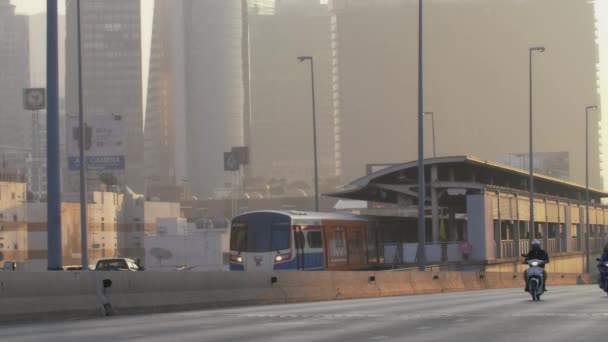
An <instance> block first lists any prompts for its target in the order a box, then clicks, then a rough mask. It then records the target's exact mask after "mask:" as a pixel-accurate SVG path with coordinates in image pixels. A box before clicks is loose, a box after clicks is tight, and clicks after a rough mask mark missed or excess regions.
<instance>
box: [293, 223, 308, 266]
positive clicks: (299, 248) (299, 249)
mask: <svg viewBox="0 0 608 342" xmlns="http://www.w3.org/2000/svg"><path fill="white" fill-rule="evenodd" d="M293 238H294V242H295V243H294V252H295V259H296V269H298V270H303V269H304V258H305V253H304V247H305V243H306V241H305V237H304V233H303V231H302V227H301V226H295V227H294V233H293Z"/></svg>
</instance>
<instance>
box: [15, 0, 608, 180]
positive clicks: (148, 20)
mask: <svg viewBox="0 0 608 342" xmlns="http://www.w3.org/2000/svg"><path fill="white" fill-rule="evenodd" d="M573 1H574V0H573ZM591 1H592V0H589V2H591ZM11 2H12V3H13V4H15V5H17V11H18V12H19V13H23V14H35V13H40V12H44V11H46V0H11ZM58 3H59V12H60V13H65V0H58ZM595 3H596V14H597V21H598V24H597V25H598V31H599V45H600V88H601V95H602V104H601V105H602V107H604V108H608V107H607V106H608V0H595ZM141 4H142V10H141V12H142V37H143V38H144V39H143V41H142V58H143V61H144V68H143V77H144V80H143V84H142V85H143V91H144V95H145V94H146V92H147V83H148V82H147V78H148V68H147V61H148V58H149V54H150V35H151V31H152V12H153V7H154V5H153V4H154V1H153V0H141ZM144 105H145V101H144ZM589 105H592V104H591V103H590V104H589ZM581 112H582V113H581V117H583V116H584V114H583V113H584V108H583V107H581ZM602 136H603V140H602V145H603V147H608V114H606V115H603V117H602ZM602 153H603V154H604V156H603V159H604V163H603V170H604V172H603V177H604V188H607V189H608V154H606V153H605V152H604V149H602Z"/></svg>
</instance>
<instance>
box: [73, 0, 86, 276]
mask: <svg viewBox="0 0 608 342" xmlns="http://www.w3.org/2000/svg"><path fill="white" fill-rule="evenodd" d="M81 32H82V30H81V27H80V0H77V1H76V37H77V39H78V44H77V46H78V125H79V126H78V141H79V146H78V151H79V160H80V165H79V169H80V170H79V180H80V250H81V253H82V257H81V262H82V270H83V271H86V270H88V269H89V256H88V254H89V252H88V240H87V197H86V196H87V183H86V173H87V164H86V157H85V155H84V136H85V127H84V109H83V108H84V103H83V98H82V38H81V36H80V35H81Z"/></svg>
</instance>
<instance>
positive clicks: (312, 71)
mask: <svg viewBox="0 0 608 342" xmlns="http://www.w3.org/2000/svg"><path fill="white" fill-rule="evenodd" d="M298 60H299V61H300V62H304V61H310V81H311V82H310V85H311V91H312V138H313V149H314V158H315V211H319V165H318V161H317V110H316V105H315V68H314V62H313V58H312V56H300V57H298Z"/></svg>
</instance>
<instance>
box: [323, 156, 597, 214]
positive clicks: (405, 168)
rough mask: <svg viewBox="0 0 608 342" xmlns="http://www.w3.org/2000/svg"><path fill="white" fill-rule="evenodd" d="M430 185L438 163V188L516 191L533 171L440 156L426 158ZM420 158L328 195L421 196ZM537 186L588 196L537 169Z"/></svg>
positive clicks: (593, 195)
mask: <svg viewBox="0 0 608 342" xmlns="http://www.w3.org/2000/svg"><path fill="white" fill-rule="evenodd" d="M424 166H425V181H426V185H427V188H428V187H430V184H431V168H432V166H437V167H436V169H437V178H436V179H435V181H434V182H433V183H434V185H435V187H437V188H443V189H448V188H464V189H473V190H478V191H481V190H483V189H485V188H490V187H495V188H504V189H511V190H514V191H526V192H528V191H529V188H528V183H529V177H530V173H529V171H527V170H523V169H518V168H514V167H511V166H507V165H503V164H500V163H496V162H492V161H486V160H482V159H479V158H476V157H472V156H450V157H438V158H430V159H425V160H424ZM417 184H418V161H417V160H414V161H411V162H407V163H404V164H399V165H394V166H390V167H388V168H386V169H383V170H380V171H377V172H374V173H372V174H369V175H367V176H365V177H361V178H359V179H357V180H355V181H353V182H351V183H350V184H348V185H346V186H345V187H343V188H342V189H339V190H338V191H336V192H333V193H327V194H325V195H326V196H331V197H338V198H345V199H354V200H365V201H374V202H386V203H396V202H397V196H396V193H401V194H406V195H407V194H410V195H411V197H413V198H416V197H417ZM534 190H535V193H537V194H538V196H555V197H560V198H567V199H572V200H577V201H582V200H584V199H585V186H584V185H581V184H577V183H574V182H570V181H565V180H562V179H559V178H555V177H551V176H547V175H543V174H539V173H535V174H534ZM589 196H590V199H592V200H594V201H595V202H596V203H599V202H600V199H601V198H605V197H608V193H606V192H604V191H601V190H598V189H593V188H590V189H589Z"/></svg>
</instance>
